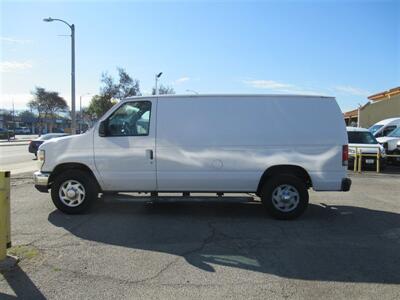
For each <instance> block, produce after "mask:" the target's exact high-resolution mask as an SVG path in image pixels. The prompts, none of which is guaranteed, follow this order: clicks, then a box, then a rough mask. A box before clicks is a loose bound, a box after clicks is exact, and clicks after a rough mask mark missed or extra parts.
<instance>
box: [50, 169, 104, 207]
mask: <svg viewBox="0 0 400 300" xmlns="http://www.w3.org/2000/svg"><path fill="white" fill-rule="evenodd" d="M97 196H98V189H97V185H96V182H95V181H94V179H93V177H92V176H91V175H90V174H89V173H88V172H85V171H81V170H67V171H65V172H63V173H61V174H60V175H58V176H57V177H56V179H55V180H54V182H53V184H52V186H51V198H52V200H53V203H54V205H55V206H56V207H57V208H58V209H59V210H61V211H62V212H64V213H66V214H81V213H83V212H85V211H87V210H88V209H89V207H90V206H91V204H92V203H93V202H94V200H96V199H97Z"/></svg>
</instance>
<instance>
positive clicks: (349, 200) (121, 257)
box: [0, 173, 400, 299]
mask: <svg viewBox="0 0 400 300" xmlns="http://www.w3.org/2000/svg"><path fill="white" fill-rule="evenodd" d="M352 180H353V186H352V190H351V191H350V192H348V193H315V192H311V194H310V201H311V203H310V206H309V208H308V210H307V212H306V213H305V215H304V216H303V217H301V218H300V219H298V220H294V221H277V220H274V219H272V218H270V217H269V216H268V215H266V214H265V212H264V210H263V208H262V206H261V205H260V203H258V202H257V201H250V202H249V201H248V200H249V199H248V198H247V195H243V197H236V198H233V199H225V200H223V201H221V200H215V199H210V198H209V199H206V201H199V199H197V200H196V199H193V200H190V201H189V200H187V199H186V200H183V201H182V200H178V198H174V197H171V198H169V201H168V202H167V203H159V202H157V203H154V202H151V201H149V200H148V199H145V198H138V197H134V196H132V195H120V196H117V197H116V196H106V197H103V198H102V199H100V200H99V201H98V203H97V204H96V206H95V207H94V209H93V211H92V213H91V214H86V215H80V216H68V215H64V214H62V213H60V212H58V211H57V210H55V208H54V206H53V204H52V203H51V200H50V196H49V195H48V194H42V193H39V192H37V191H36V190H35V189H34V188H33V186H32V182H31V179H30V177H29V176H28V175H26V176H24V175H19V176H18V177H15V178H13V180H12V191H11V193H12V196H11V201H12V240H13V245H14V248H13V249H12V250H13V252H14V253H17V254H18V255H20V256H21V257H22V258H21V261H20V263H19V265H18V266H17V267H16V268H15V269H14V270H12V271H8V272H3V273H1V275H0V298H1V299H15V298H16V297H18V298H21V299H45V298H49V299H84V298H85V299H121V298H141V299H148V298H157V299H167V298H171V299H178V298H192V299H200V298H202V299H211V298H237V299H243V298H260V299H261V298H262V299H282V298H285V299H299V298H302V299H304V298H307V299H321V298H322V297H324V298H328V299H330V298H335V299H344V298H346V299H348V298H352V299H367V298H368V299H378V298H379V299H399V298H400V268H399V266H400V175H399V174H386V175H382V174H380V175H377V174H374V173H368V174H362V175H352ZM203 200H204V199H203Z"/></svg>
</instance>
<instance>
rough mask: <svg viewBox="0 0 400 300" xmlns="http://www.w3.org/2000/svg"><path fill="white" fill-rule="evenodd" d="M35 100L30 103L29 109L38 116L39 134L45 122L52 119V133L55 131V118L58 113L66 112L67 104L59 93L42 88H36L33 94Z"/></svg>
mask: <svg viewBox="0 0 400 300" xmlns="http://www.w3.org/2000/svg"><path fill="white" fill-rule="evenodd" d="M32 95H33V96H34V99H33V100H31V101H30V102H29V103H28V107H29V108H30V109H31V110H34V111H36V112H37V114H38V123H39V132H40V133H41V132H42V129H43V121H44V120H46V119H48V118H49V117H52V121H51V123H50V131H51V130H52V129H53V117H54V116H55V114H56V112H59V111H63V110H66V109H67V108H68V105H67V102H66V101H65V100H64V99H63V98H62V97H60V96H59V95H58V93H57V92H51V91H46V90H45V89H44V88H42V87H36V88H35V90H34V91H33V92H32Z"/></svg>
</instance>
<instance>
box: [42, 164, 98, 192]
mask: <svg viewBox="0 0 400 300" xmlns="http://www.w3.org/2000/svg"><path fill="white" fill-rule="evenodd" d="M67 170H80V171H83V172H85V173H88V174H89V175H90V176H91V177H92V178H93V180H94V181H95V182H96V185H97V188H98V190H99V191H101V190H102V189H101V186H100V184H99V182H98V180H97V178H96V176H95V175H94V173H93V171H92V170H91V169H90V168H89V167H88V166H87V165H85V164H82V163H63V164H59V165H57V166H56V167H55V168H54V170H53V171H52V172H51V174H50V177H49V185H51V184H52V183H53V182H54V180H55V179H56V178H57V176H59V175H60V174H62V173H64V172H65V171H67Z"/></svg>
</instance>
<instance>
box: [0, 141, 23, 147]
mask: <svg viewBox="0 0 400 300" xmlns="http://www.w3.org/2000/svg"><path fill="white" fill-rule="evenodd" d="M24 145H29V142H25V141H24V142H11V143H7V144H6V143H0V147H10V146H24Z"/></svg>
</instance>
